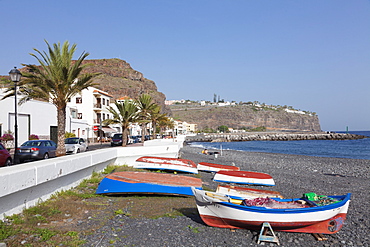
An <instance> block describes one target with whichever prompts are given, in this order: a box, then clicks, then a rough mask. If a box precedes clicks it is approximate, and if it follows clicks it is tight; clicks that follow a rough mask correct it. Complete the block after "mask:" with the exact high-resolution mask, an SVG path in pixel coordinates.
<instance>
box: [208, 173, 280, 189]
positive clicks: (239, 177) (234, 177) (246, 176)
mask: <svg viewBox="0 0 370 247" xmlns="http://www.w3.org/2000/svg"><path fill="white" fill-rule="evenodd" d="M213 181H215V182H224V183H235V184H254V185H265V186H275V181H274V179H273V178H272V177H271V176H270V175H269V174H266V173H261V172H249V171H219V172H217V173H216V174H215V176H214V177H213Z"/></svg>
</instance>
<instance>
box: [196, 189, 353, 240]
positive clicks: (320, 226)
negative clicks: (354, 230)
mask: <svg viewBox="0 0 370 247" xmlns="http://www.w3.org/2000/svg"><path fill="white" fill-rule="evenodd" d="M192 190H193V193H194V196H195V201H196V204H197V208H198V212H199V215H200V217H201V218H202V220H203V221H204V223H206V224H207V225H209V226H214V227H221V228H240V229H250V230H260V229H261V226H262V224H263V223H264V222H268V223H270V225H271V227H272V228H273V229H274V230H275V231H285V232H303V233H322V234H333V233H336V232H338V231H339V230H340V229H341V228H342V226H343V224H344V221H345V219H346V216H347V211H348V206H349V202H350V197H351V194H350V193H349V194H347V195H342V196H327V198H329V199H330V200H331V201H333V202H334V203H332V202H329V204H327V205H323V206H319V205H312V206H305V205H302V206H298V204H299V203H298V201H299V200H301V199H302V198H294V199H278V198H274V199H271V198H257V199H260V200H261V199H262V200H266V201H267V200H268V201H269V202H272V201H273V203H270V205H272V206H269V207H268V206H263V205H259V206H251V205H250V206H248V202H250V201H251V200H247V201H244V200H243V201H241V200H233V199H230V198H229V197H228V196H225V195H222V194H218V193H213V192H207V191H204V190H198V189H196V188H192ZM257 199H252V200H257ZM330 200H329V201H330ZM235 201H238V202H236V203H235ZM233 202H234V203H233ZM240 202H242V203H240Z"/></svg>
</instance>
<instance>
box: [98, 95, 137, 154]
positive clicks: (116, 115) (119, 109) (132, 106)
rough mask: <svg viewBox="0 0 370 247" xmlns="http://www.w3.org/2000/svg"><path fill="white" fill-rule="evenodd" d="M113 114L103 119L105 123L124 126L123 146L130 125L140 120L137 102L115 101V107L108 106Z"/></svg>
mask: <svg viewBox="0 0 370 247" xmlns="http://www.w3.org/2000/svg"><path fill="white" fill-rule="evenodd" d="M108 110H109V112H110V113H111V114H112V118H109V119H106V120H104V121H103V123H104V124H120V125H121V126H122V146H123V147H125V146H126V143H127V136H128V127H129V126H130V124H131V123H136V122H138V120H139V117H140V115H139V109H138V106H137V105H136V102H134V101H132V100H125V101H124V102H122V103H118V102H115V103H114V107H112V106H110V107H109V108H108Z"/></svg>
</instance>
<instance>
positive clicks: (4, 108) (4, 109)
mask: <svg viewBox="0 0 370 247" xmlns="http://www.w3.org/2000/svg"><path fill="white" fill-rule="evenodd" d="M4 96H5V94H4V89H0V99H2V98H3V97H4ZM21 97H22V96H21V95H17V101H19V99H20V98H21ZM0 109H1V110H0V136H2V135H3V134H4V133H5V132H6V131H9V130H10V131H11V132H13V133H14V131H15V128H14V122H15V121H14V120H15V111H14V109H15V99H14V96H13V97H9V98H6V99H4V100H0ZM17 115H18V117H17V122H18V146H20V145H21V144H22V143H23V142H25V141H27V140H28V138H29V136H30V135H31V134H35V135H37V136H39V138H40V139H51V136H52V135H53V134H52V133H55V134H56V129H57V111H56V107H55V106H54V105H53V104H51V103H48V102H43V101H38V100H30V101H27V102H26V103H24V104H22V105H19V104H18V106H17ZM12 145H14V144H13V143H12Z"/></svg>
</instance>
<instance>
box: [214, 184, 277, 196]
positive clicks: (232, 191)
mask: <svg viewBox="0 0 370 247" xmlns="http://www.w3.org/2000/svg"><path fill="white" fill-rule="evenodd" d="M216 193H220V194H224V195H228V196H233V197H237V198H244V199H246V198H248V199H250V198H264V197H270V198H284V197H283V196H282V195H281V194H280V192H277V191H273V190H260V189H251V188H245V187H239V186H233V185H218V186H217V189H216Z"/></svg>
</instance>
